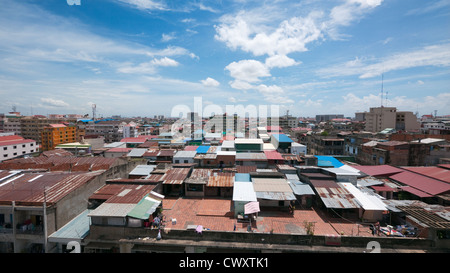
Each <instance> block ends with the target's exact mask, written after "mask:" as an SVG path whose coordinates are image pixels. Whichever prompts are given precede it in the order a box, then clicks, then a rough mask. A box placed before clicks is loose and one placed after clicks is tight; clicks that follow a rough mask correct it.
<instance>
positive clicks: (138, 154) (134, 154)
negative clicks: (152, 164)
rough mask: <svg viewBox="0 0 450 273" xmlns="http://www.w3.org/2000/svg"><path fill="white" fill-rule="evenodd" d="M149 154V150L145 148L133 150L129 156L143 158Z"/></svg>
mask: <svg viewBox="0 0 450 273" xmlns="http://www.w3.org/2000/svg"><path fill="white" fill-rule="evenodd" d="M145 152H147V149H145V148H134V149H133V150H131V151H130V152H129V153H128V155H127V156H129V157H142V155H143V154H144V153H145Z"/></svg>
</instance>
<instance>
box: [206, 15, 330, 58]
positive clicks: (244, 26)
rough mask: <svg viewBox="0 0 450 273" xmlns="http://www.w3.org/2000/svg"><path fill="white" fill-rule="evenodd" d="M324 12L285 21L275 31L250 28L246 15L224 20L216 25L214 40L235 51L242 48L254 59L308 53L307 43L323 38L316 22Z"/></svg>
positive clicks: (255, 27) (257, 27) (260, 27)
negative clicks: (256, 57) (255, 57)
mask: <svg viewBox="0 0 450 273" xmlns="http://www.w3.org/2000/svg"><path fill="white" fill-rule="evenodd" d="M321 15H322V13H320V12H311V13H310V14H309V15H308V16H306V17H304V18H303V17H293V18H290V19H289V20H284V21H282V22H281V23H280V24H279V26H278V28H276V29H275V30H273V29H271V28H268V27H264V26H258V25H251V23H252V22H250V20H248V18H247V17H246V14H245V13H241V14H238V15H236V16H224V17H222V21H221V24H220V25H219V26H216V35H215V38H216V39H217V40H219V41H222V42H224V43H225V44H226V45H227V46H228V47H230V48H231V49H233V50H236V49H241V50H243V51H245V52H251V53H252V54H253V55H255V56H261V55H265V54H267V55H269V56H272V55H277V54H279V55H287V54H289V53H293V52H303V51H306V50H307V49H306V44H307V43H310V42H312V41H315V40H317V39H319V38H320V37H321V31H320V28H319V27H318V24H317V22H316V20H317V19H318V18H320V17H321Z"/></svg>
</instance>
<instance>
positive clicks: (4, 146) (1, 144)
mask: <svg viewBox="0 0 450 273" xmlns="http://www.w3.org/2000/svg"><path fill="white" fill-rule="evenodd" d="M37 151H38V146H37V145H36V141H34V140H32V139H24V138H23V137H21V136H17V135H10V136H0V162H1V161H4V160H8V159H12V158H15V157H19V156H23V155H27V154H31V153H34V152H37Z"/></svg>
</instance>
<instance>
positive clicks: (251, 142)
mask: <svg viewBox="0 0 450 273" xmlns="http://www.w3.org/2000/svg"><path fill="white" fill-rule="evenodd" d="M263 145H264V142H263V140H262V139H259V138H253V139H245V138H237V139H235V140H234V147H235V149H236V151H237V152H250V151H251V152H256V151H263Z"/></svg>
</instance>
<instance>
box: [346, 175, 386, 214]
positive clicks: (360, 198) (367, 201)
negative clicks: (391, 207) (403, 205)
mask: <svg viewBox="0 0 450 273" xmlns="http://www.w3.org/2000/svg"><path fill="white" fill-rule="evenodd" d="M338 184H339V185H340V186H341V187H344V188H345V189H346V190H347V191H348V192H349V193H351V194H352V195H353V196H354V197H355V199H356V200H357V202H358V203H359V204H360V205H361V207H362V208H363V209H364V210H380V211H385V210H387V208H386V206H385V205H384V203H383V201H381V199H379V198H378V197H376V196H374V195H369V194H365V193H364V192H362V191H360V190H359V189H358V188H356V187H355V186H354V185H353V184H352V183H342V182H341V183H338Z"/></svg>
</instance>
